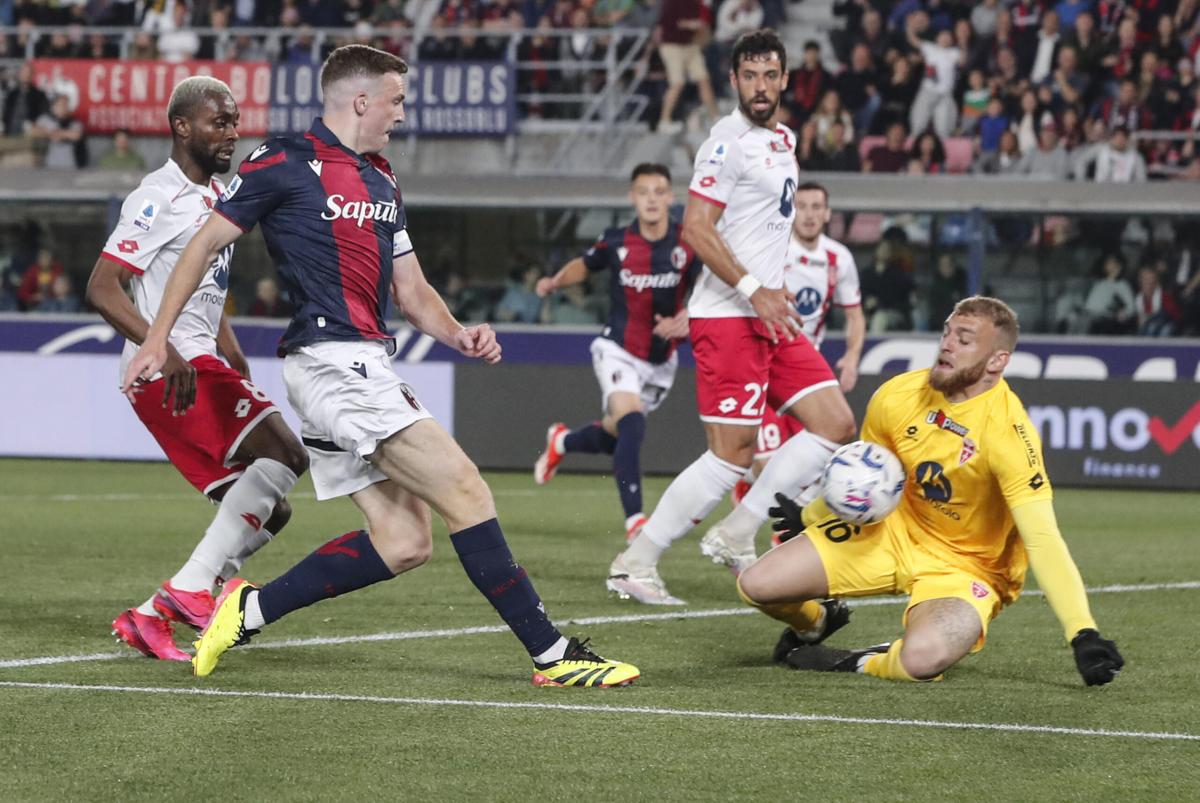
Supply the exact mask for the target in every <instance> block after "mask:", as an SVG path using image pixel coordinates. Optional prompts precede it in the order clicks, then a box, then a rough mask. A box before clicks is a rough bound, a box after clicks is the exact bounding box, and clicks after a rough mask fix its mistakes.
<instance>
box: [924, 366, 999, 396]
mask: <svg viewBox="0 0 1200 803" xmlns="http://www.w3.org/2000/svg"><path fill="white" fill-rule="evenodd" d="M987 362H988V357H984V358H983V359H981V360H980V361H979V362H977V363H975V364H974V365H968V366H966V367H965V368H958V369H955V370H954V371H951V372H950V373H948V374H939V373H938V372H937V368H936V366H935V367H934V370H932V371H930V372H929V386H930V387H931V388H933V389H934V390H936V391H938V392H940V393H941V394H942V395H943V396H953V395H954V394H956V393H961V392H962V391H964V390H966V389H967V388H969V387H971V385H974V384H975V383H976V382H978V381H979V380H981V379H983V375H984V374H985V373H986V372H987Z"/></svg>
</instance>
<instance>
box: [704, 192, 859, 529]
mask: <svg viewBox="0 0 1200 803" xmlns="http://www.w3.org/2000/svg"><path fill="white" fill-rule="evenodd" d="M795 206H796V221H795V223H794V224H793V226H792V241H791V244H790V245H789V246H788V252H787V261H786V262H785V263H784V267H783V283H784V287H786V288H787V291H788V293H789V294H790V295H791V297H792V300H793V301H794V303H795V304H796V311H797V312H799V313H800V317H802V318H803V319H804V324H803V325H804V334H805V335H806V336H807V337H808V339H809V340H811V341H812V343H813V345H814V346H816V347H817V348H818V349H819V348H821V343H822V342H823V341H824V339H825V332H826V324H827V323H828V319H829V311H830V310H831V309H832V308H833V307H837V308H838V309H840V310H841V311H842V314H843V315H844V316H845V319H846V351H845V353H844V354H843V355H842V356H841V357H840V358H839V359H838V361H837V363H836V365H834V369H835V370H836V372H837V379H838V387H839V388H840V390H841V392H842V393H849V392H850V391H851V390H853V389H854V386H855V385H856V384H857V383H858V362H859V359H860V358H861V356H862V349H863V341H864V340H865V338H866V331H867V327H866V319H865V317H864V316H863V312H862V291H861V289H860V287H859V282H858V267H857V265H855V263H854V255H853V254H851V253H850V249H848V248H847V247H846V246H844V245H842V244H841V243H839V242H838V241H837V240H835V239H833V238H832V237H830V236H828V235H827V234H825V227H826V226H827V225H828V223H829V219H830V217H831V215H832V211H831V210H830V208H829V192H828V191H827V190H826V189H825V187H823V186H822V185H820V184H817V183H816V182H805V183H803V184H801V185H800V186H799V187H797V188H796V197H795ZM814 390H815V389H814ZM827 395H828V394H827ZM803 429H804V425H803V424H802V423H801V422H800V420H799V419H797V418H794V417H792V416H789V415H777V414H776V413H775V411H774V410H772V409H771V408H769V407H768V408H767V409H766V410H765V411H764V412H763V421H762V425H761V426H760V427H759V428H758V446H757V451H755V453H754V465H753V466H752V467H751V468H750V471H748V472H747V473H746V477H745V479H743V480H740V481H739V482H738V484H737V485H735V486H734V488H733V494H732V496H733V501H734V504H740V503H741V501H742V499H743V498H744V497H745V496H746V494H747V493H748V492H749V491H750V486H751V485H752V484H753V483H754V482H755V480H757V479H758V477H759V476H760V475H761V474H762V471H763V469H764V468H765V466H766V464H767V461H768V460H770V459H771V458H772V457H773V456H774V455H775V452H776V451H778V450H779V448H780V447H781V446H782V445H783V444H784V443H786V442H787V441H788V440H789V439H791V438H792V437H793V436H795V435H796V434H797V433H799V432H801V431H802V430H803ZM815 491H816V486H813V487H812V488H811V489H809V491H808V492H809V493H810V494H812V495H814V496H815ZM808 501H809V500H808V499H807V498H806V497H805V496H803V495H802V496H801V499H800V503H801V504H806V503H807V502H808ZM739 517H740V514H739V516H734V517H732V521H731V520H730V519H729V518H727V519H726V520H725V521H723V522H722V523H721V525H719V526H722V527H736V526H737V519H738V518H739ZM753 521H754V520H753V519H747V520H746V522H745V525H744V527H745V528H749V527H754V528H756V529H757V524H755V523H753ZM743 537H744V536H743Z"/></svg>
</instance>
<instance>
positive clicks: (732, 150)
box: [607, 30, 854, 605]
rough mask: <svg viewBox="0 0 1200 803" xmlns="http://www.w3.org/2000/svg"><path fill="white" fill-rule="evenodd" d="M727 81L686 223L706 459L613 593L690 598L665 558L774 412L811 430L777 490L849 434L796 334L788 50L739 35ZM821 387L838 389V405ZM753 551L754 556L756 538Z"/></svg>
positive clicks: (759, 36) (664, 502) (634, 551)
mask: <svg viewBox="0 0 1200 803" xmlns="http://www.w3.org/2000/svg"><path fill="white" fill-rule="evenodd" d="M730 83H731V84H732V86H733V88H734V89H735V90H736V91H737V94H738V108H737V109H736V110H734V111H733V113H731V114H730V115H728V116H727V117H724V118H722V119H721V120H720V121H718V122H717V124H716V125H714V126H713V128H712V131H711V133H710V136H709V138H708V140H707V141H706V142H705V143H704V144H703V145H702V146H701V147H700V150H699V152H698V153H697V154H696V161H695V171H694V173H693V176H692V182H691V185H690V188H689V197H688V204H687V209H686V211H685V212H684V219H683V228H684V235H683V236H684V240H685V241H686V242H687V243H688V244H689V245H691V246H692V247H693V248H695V249H696V253H698V254H699V255H700V257H701V258H702V259H703V260H704V270H703V272H702V273H701V275H700V278H699V280H698V281H697V282H696V287H695V289H694V290H693V292H692V297H691V301H690V303H689V304H688V315H689V317H690V319H691V324H690V330H691V339H692V350H693V352H694V354H695V357H696V396H697V401H698V403H699V408H700V420H701V421H702V422H703V424H704V430H705V435H706V437H707V440H708V451H706V452H705V453H704V454H702V455H701V456H700V458H699V459H697V460H696V461H695V462H694V463H692V464H691V465H690V466H688V467H687V468H686V469H684V471H683V472H682V473H681V474H680V475H679V476H678V477H676V478H675V480H674V481H673V482H672V483H671V485H670V487H668V488H667V491H666V493H664V494H663V497H662V499H661V500H659V503H658V507H657V508H656V509H655V511H654V513H653V514H652V515H651V517H650V520H649V521H648V522H646V525H645V526H644V527H643V528H642V531H641V533H640V534H639V535H638V536H637V537H636V538H634V539H633V542H632V543H631V544H630V546H629V548H628V549H627V550H626V551H625V552H623V553H621V554H620V555H618V556H617V558H616V559H615V560H614V561H613V563H612V566H611V567H610V569H609V577H608V581H607V587H608V588H609V590H611V591H615V592H616V593H617V594H619V595H620V596H622V597H630V598H633V599H636V600H637V601H639V602H643V603H647V604H656V605H680V604H684V603H683V601H682V600H680V599H677V598H676V597H673V596H671V594H670V593H668V591H667V589H666V586H665V585H664V584H663V582H662V578H661V577H660V576H659V574H658V561H659V558H661V556H662V554H663V552H664V551H666V549H667V548H668V547H669V546H670V545H671V543H672V542H673V541H675V540H676V539H678V538H680V537H681V536H683V535H684V534H685V533H686V532H688V530H690V529H691V528H692V527H693V526H694V525H695V524H696V523H698V522H700V521H702V520H703V519H704V517H705V516H707V515H708V514H709V513H710V512H711V511H712V509H713V508H714V507H716V505H717V503H718V502H719V501H720V499H721V497H722V496H724V495H725V494H726V493H728V492H729V490H730V489H731V488H733V486H734V484H735V483H736V482H737V481H738V480H739V479H740V478H741V477H742V475H743V474H744V473H745V471H746V469H747V468H749V466H750V464H751V462H752V461H753V458H754V445H755V435H756V433H757V431H758V425H759V423H760V422H761V421H762V414H763V409H764V407H765V406H766V405H768V404H769V405H771V406H772V407H773V408H774V409H775V410H776V411H779V412H785V413H786V414H788V415H794V416H797V417H799V418H801V419H802V420H803V421H804V422H805V424H806V430H805V431H804V432H802V433H800V434H799V435H797V436H796V437H795V438H793V439H792V440H791V441H790V442H789V443H788V448H787V449H784V450H781V451H780V455H779V456H780V457H783V458H785V459H784V460H782V461H779V460H776V461H774V462H773V463H772V464H771V465H769V466H768V467H767V471H766V472H765V473H764V477H763V481H766V482H768V484H770V482H771V477H769V476H768V475H770V474H772V473H774V472H773V469H774V466H775V463H782V465H785V466H787V467H788V471H785V472H784V473H787V474H793V473H794V474H795V475H797V476H799V477H800V480H801V485H800V487H804V486H807V485H808V484H809V483H811V482H812V481H813V480H815V479H816V477H817V475H818V474H819V473H820V471H821V468H822V467H823V466H824V464H825V461H826V459H827V458H828V456H829V455H830V454H832V452H833V450H834V449H836V448H837V446H838V444H839V443H841V442H843V441H845V440H848V439H849V438H850V437H851V436H852V435H853V434H854V416H853V415H852V414H851V413H850V409H849V406H848V405H846V402H845V399H844V398H842V397H841V393H840V391H837V381H836V379H834V377H833V374H832V372H831V371H830V370H829V366H828V365H827V364H826V363H825V361H824V360H823V359H822V358H821V356H820V354H819V353H817V351H816V349H815V348H814V347H813V345H812V343H811V342H810V341H809V339H808V338H807V337H804V335H803V334H802V333H801V331H800V325H801V317H800V314H799V313H798V312H797V311H796V308H795V306H794V305H793V304H792V303H791V298H790V296H789V295H788V293H787V290H785V289H784V286H783V266H784V260H785V258H786V255H787V248H788V242H789V241H790V239H791V231H792V221H793V219H794V217H795V209H794V200H795V199H794V195H795V192H796V186H797V184H798V180H799V172H798V171H799V168H798V166H797V164H796V158H795V155H794V150H795V143H796V139H795V135H794V134H793V133H792V131H791V130H790V129H788V128H786V127H784V126H780V125H775V124H773V122H772V121H773V119H774V117H775V113H776V111H777V109H778V107H779V97H780V94H781V93H782V91H783V89H784V87H785V86H786V85H787V54H786V52H785V50H784V47H783V43H782V42H781V41H780V40H779V37H778V36H776V34H775V33H774V32H773V31H770V30H760V31H754V32H752V33H748V34H745V35H743V36H742V37H740V38H739V39H738V41H737V43H736V44H735V45H734V48H733V55H732V65H731V70H730ZM822 366H823V368H824V372H823V373H822V374H820V375H815V374H814V372H816V371H819V370H820V368H821V367H822ZM824 383H828V384H829V385H832V387H833V389H834V390H835V391H837V392H836V395H834V396H833V397H832V398H829V396H830V394H827V393H824V391H825V390H826V388H827V385H826V384H824ZM760 484H761V482H760ZM780 486H781V487H780V488H778V490H783V489H784V484H783V483H780ZM764 513H765V510H764ZM712 540H715V539H709V541H712ZM705 551H706V554H710V555H712V556H714V557H719V558H720V559H721V560H722V562H725V563H728V564H730V565H735V566H736V565H738V564H739V563H741V562H744V558H743V557H742V556H743V555H744V554H745V553H746V551H747V548H746V547H745V546H743V545H740V544H729V543H720V542H718V543H709V542H706V543H705ZM748 551H749V553H750V559H751V560H752V559H753V543H752V538H751V543H750V544H749V547H748Z"/></svg>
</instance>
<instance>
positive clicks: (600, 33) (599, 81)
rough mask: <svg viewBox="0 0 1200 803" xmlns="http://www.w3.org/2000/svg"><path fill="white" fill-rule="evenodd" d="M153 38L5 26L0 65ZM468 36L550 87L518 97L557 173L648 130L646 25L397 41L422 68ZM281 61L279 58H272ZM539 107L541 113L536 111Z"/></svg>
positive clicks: (344, 38)
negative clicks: (98, 39) (590, 141)
mask: <svg viewBox="0 0 1200 803" xmlns="http://www.w3.org/2000/svg"><path fill="white" fill-rule="evenodd" d="M188 30H189V31H190V32H192V33H195V34H196V35H197V36H198V37H199V38H200V39H201V40H202V41H204V40H212V42H213V47H214V58H215V60H218V61H220V60H225V59H226V58H227V57H228V55H229V54H231V53H236V45H235V40H236V39H237V38H239V37H251V38H254V39H258V40H261V44H262V46H263V49H264V50H265V51H266V52H267V53H268V54H269V55H271V56H272V57H278V56H279V55H280V54H282V53H283V52H284V51H285V50H286V49H287V48H288V47H290V46H292V44H293V43H294V42H295V41H296V40H300V41H301V42H302V43H303V42H304V41H305V40H307V47H308V50H309V58H310V60H311V61H312V63H313V64H320V63H321V60H322V57H323V55H324V54H325V53H326V52H328V50H329V49H330V48H332V47H335V46H338V45H341V44H346V43H349V42H355V41H361V39H360V38H358V37H357V34H356V33H355V31H354V30H353V29H350V28H312V29H310V28H303V29H280V28H257V27H244V28H243V27H239V28H233V29H230V28H220V29H217V28H189V29H188ZM146 33H149V34H150V36H152V37H154V36H156V34H154V33H150V32H148V31H144V30H142V29H141V28H127V27H105V26H96V27H87V28H82V27H79V26H33V27H15V26H9V27H4V26H0V36H9V37H17V36H20V37H23V38H24V44H23V49H22V51H21V52H18V53H13V54H11V57H10V58H8V59H0V66H4V65H8V66H10V67H11V66H12V65H15V64H18V63H20V61H22V60H26V59H34V58H39V55H38V52H39V43H40V42H42V41H43V40H48V39H49V38H50V37H51V36H53V35H55V34H62V35H65V36H67V37H69V38H70V39H71V41H72V42H79V43H80V45H81V46H82V40H83V39H84V38H85V37H90V36H93V35H97V34H99V35H101V36H104V37H105V38H106V40H109V41H111V42H112V44H114V45H115V47H116V49H117V52H116V57H117V58H121V59H126V58H129V55H130V52H131V48H132V47H133V44H134V40H135V39H136V38H137V37H138V36H139V35H141V34H146ZM392 36H393V34H392V32H391V31H390V29H379V30H378V31H376V32H375V34H374V35H373V36H372V37H371V38H370V40H369V41H373V40H374V38H376V37H380V38H391V37H392ZM434 37H436V38H445V39H461V38H463V37H471V38H474V39H477V40H486V41H487V42H488V43H490V45H491V50H493V51H494V52H495V53H496V54H497V58H498V59H500V60H504V61H506V62H508V63H509V64H512V65H514V67H515V69H516V73H517V86H518V88H520V87H523V86H530V85H534V84H537V83H547V84H549V85H550V86H549V88H548V89H547V90H538V89H532V90H520V89H519V90H518V93H517V96H516V100H517V103H518V107H519V108H520V109H521V110H522V111H523V114H522V116H523V119H522V120H521V122H520V124H519V128H520V130H521V131H522V132H526V133H565V134H567V137H566V139H565V140H564V142H563V143H562V146H561V147H560V148H559V149H558V150H557V151H556V153H555V155H554V157H553V158H552V160H551V168H552V169H553V168H554V167H558V166H563V167H565V168H569V167H570V159H569V154H570V152H571V150H572V148H573V147H574V146H575V145H576V144H577V142H578V140H579V139H581V138H583V137H589V136H590V137H593V138H596V139H597V141H602V142H603V143H604V145H605V150H604V152H605V154H606V155H607V156H611V155H613V154H616V153H618V152H619V151H620V148H621V146H622V145H623V144H624V142H625V139H626V137H628V136H629V134H630V133H633V132H638V131H645V130H647V126H646V125H645V124H643V123H640V122H639V120H640V118H641V116H642V113H643V112H644V111H645V108H646V106H647V103H648V100H647V98H645V97H644V96H642V95H641V94H639V89H640V88H641V84H642V79H643V78H644V76H645V74H646V70H647V65H646V59H644V58H643V56H644V55H645V46H646V43H647V42H648V41H649V38H650V32H649V30H646V29H640V28H621V27H617V28H588V29H583V28H579V29H576V28H569V29H516V30H482V29H480V28H439V29H437V30H436V32H434V31H433V30H432V29H430V28H428V27H425V26H421V25H418V26H417V27H415V28H413V29H409V30H406V32H405V33H404V34H403V35H400V36H397V37H396V38H398V39H399V40H400V41H402V42H405V43H406V49H407V51H408V53H409V59H408V60H409V61H410V62H411V63H413V64H420V63H421V59H420V57H419V55H418V54H419V50H420V47H421V43H422V41H423V40H424V39H426V38H434ZM535 40H549V41H551V42H556V43H557V45H556V47H555V48H553V49H554V50H558V51H559V53H558V54H557V56H558V57H557V58H545V59H543V58H538V59H534V60H526V59H522V58H521V53H522V46H523V45H525V44H528V43H530V42H534V41H535ZM569 43H573V44H574V47H575V49H576V50H577V51H580V52H584V53H586V54H587V57H586V58H575V57H566V56H564V51H566V49H567V45H568V44H569ZM272 60H274V58H273V59H272ZM547 74H548V75H549V80H548V81H538V80H536V77H537V76H545V75H547ZM532 109H537V110H538V113H536V114H534V113H531V111H530V110H532Z"/></svg>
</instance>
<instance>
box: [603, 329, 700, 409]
mask: <svg viewBox="0 0 1200 803" xmlns="http://www.w3.org/2000/svg"><path fill="white" fill-rule="evenodd" d="M592 367H593V368H594V369H595V370H596V379H598V380H599V381H600V408H601V409H602V410H604V411H607V410H608V397H609V396H611V395H612V394H613V393H633V394H634V395H637V396H641V398H642V405H643V406H644V407H645V408H646V412H647V413H649V412H653V411H654V410H657V409H658V407H659V405H661V404H662V403H663V401H664V400H666V398H667V394H668V393H670V392H671V386H672V385H674V384H675V369H676V368H678V367H679V352H674V353H672V354H671V358H670V359H669V360H667V361H666V362H664V363H662V364H661V365H655V364H654V363H651V362H646V361H645V360H643V359H641V358H640V357H635V356H633V355H632V354H630V353H629V352H628V351H626V350H625V349H623V348H621V347H620V346H619V345H617V343H615V342H614V341H612V340H609V339H608V338H607V337H598V338H596V339H595V340H593V341H592Z"/></svg>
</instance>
